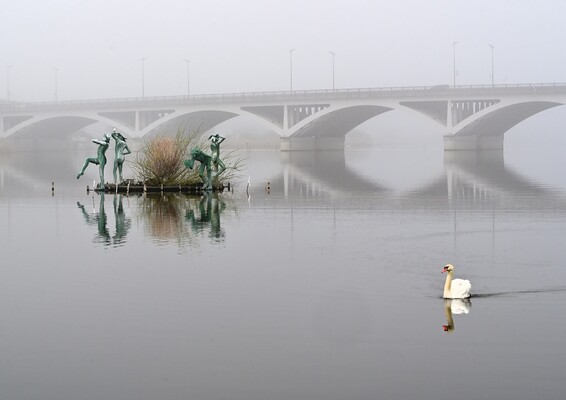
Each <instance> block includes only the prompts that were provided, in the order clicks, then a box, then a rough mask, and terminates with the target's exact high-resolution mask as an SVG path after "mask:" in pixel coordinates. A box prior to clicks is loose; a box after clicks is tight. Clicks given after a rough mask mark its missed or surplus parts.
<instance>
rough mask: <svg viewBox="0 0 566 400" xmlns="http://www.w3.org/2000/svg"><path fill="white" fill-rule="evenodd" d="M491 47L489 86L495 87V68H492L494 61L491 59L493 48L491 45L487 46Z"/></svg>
mask: <svg viewBox="0 0 566 400" xmlns="http://www.w3.org/2000/svg"><path fill="white" fill-rule="evenodd" d="M488 46H489V47H491V86H495V68H494V59H493V50H494V49H495V46H493V45H492V44H490V45H488Z"/></svg>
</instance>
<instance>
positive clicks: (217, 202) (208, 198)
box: [186, 191, 226, 239]
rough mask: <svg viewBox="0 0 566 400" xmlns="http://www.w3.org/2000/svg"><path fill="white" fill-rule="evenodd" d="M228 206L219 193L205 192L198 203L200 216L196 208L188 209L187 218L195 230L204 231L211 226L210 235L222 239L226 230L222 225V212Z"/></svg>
mask: <svg viewBox="0 0 566 400" xmlns="http://www.w3.org/2000/svg"><path fill="white" fill-rule="evenodd" d="M225 208H226V203H224V200H222V198H221V197H220V196H219V195H218V193H214V192H213V193H211V192H208V191H206V192H203V196H202V197H201V198H200V201H199V203H198V216H197V212H196V210H195V209H190V210H188V211H187V214H186V218H187V220H188V221H189V222H190V224H191V228H192V229H193V231H194V232H196V233H198V232H202V231H203V230H204V229H205V228H207V227H210V237H212V238H214V239H222V238H223V237H224V232H223V231H222V228H221V227H220V213H221V212H222V211H224V209H225Z"/></svg>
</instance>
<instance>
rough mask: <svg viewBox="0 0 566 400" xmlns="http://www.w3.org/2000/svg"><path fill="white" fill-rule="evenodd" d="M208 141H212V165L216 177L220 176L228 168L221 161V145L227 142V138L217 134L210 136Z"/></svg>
mask: <svg viewBox="0 0 566 400" xmlns="http://www.w3.org/2000/svg"><path fill="white" fill-rule="evenodd" d="M208 140H210V141H212V143H211V144H210V150H211V151H212V165H213V166H214V170H215V172H216V176H218V175H220V174H221V173H222V172H224V170H225V169H226V166H225V165H224V163H223V162H222V160H221V159H220V143H222V142H223V141H224V140H226V138H225V137H222V136H220V135H219V134H216V135H210V136H209V137H208Z"/></svg>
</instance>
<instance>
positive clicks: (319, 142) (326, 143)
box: [280, 136, 345, 151]
mask: <svg viewBox="0 0 566 400" xmlns="http://www.w3.org/2000/svg"><path fill="white" fill-rule="evenodd" d="M344 141H345V137H329V138H323V137H316V136H310V137H296V138H294V137H286V138H284V137H282V138H281V142H280V143H281V147H280V148H281V151H312V150H344Z"/></svg>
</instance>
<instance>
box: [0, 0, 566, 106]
mask: <svg viewBox="0 0 566 400" xmlns="http://www.w3.org/2000/svg"><path fill="white" fill-rule="evenodd" d="M0 3H1V4H0V9H1V10H2V12H1V18H0V50H1V54H2V56H1V58H0V68H2V70H0V71H1V72H2V75H4V79H1V80H0V99H1V98H5V97H6V94H7V90H6V85H7V83H8V82H7V81H8V74H9V81H10V97H11V99H16V100H32V101H36V100H39V101H43V100H53V98H54V86H55V85H54V82H55V69H54V67H56V68H57V78H58V98H59V100H71V99H92V98H113V97H135V96H141V65H142V62H141V59H142V57H147V60H146V61H145V95H146V96H161V95H183V94H186V92H187V64H186V62H185V61H184V59H189V60H190V75H191V82H190V83H191V93H192V94H203V93H226V92H228V93H229V92H240V91H273V90H288V89H289V61H290V60H289V50H290V49H292V48H294V49H296V51H295V52H294V53H293V87H294V89H297V90H300V89H325V88H331V87H332V56H331V55H330V53H329V51H330V50H332V51H334V52H335V53H336V56H335V77H336V87H337V88H353V87H378V86H399V85H436V84H448V83H452V70H453V63H452V50H453V46H452V43H453V42H456V41H457V42H459V43H458V44H457V46H456V61H457V70H458V78H457V83H458V84H482V83H490V82H491V75H490V74H491V48H490V47H489V44H493V45H494V46H495V53H494V54H495V80H496V83H523V82H566V62H565V59H564V50H563V48H564V44H563V40H564V38H566V24H565V23H564V21H563V18H564V16H565V15H566V2H565V1H563V0H532V1H526V0H513V1H511V0H474V1H469V0H426V1H425V0H390V1H381V0H285V1H271V0H239V1H228V0H190V1H189V0H184V1H181V0H160V1H147V0H113V1H108V0H75V1H71V0H49V1H44V0H0ZM8 66H9V67H8ZM7 67H8V68H7Z"/></svg>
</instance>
